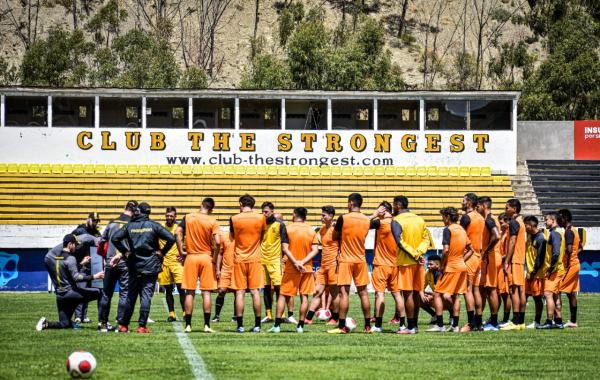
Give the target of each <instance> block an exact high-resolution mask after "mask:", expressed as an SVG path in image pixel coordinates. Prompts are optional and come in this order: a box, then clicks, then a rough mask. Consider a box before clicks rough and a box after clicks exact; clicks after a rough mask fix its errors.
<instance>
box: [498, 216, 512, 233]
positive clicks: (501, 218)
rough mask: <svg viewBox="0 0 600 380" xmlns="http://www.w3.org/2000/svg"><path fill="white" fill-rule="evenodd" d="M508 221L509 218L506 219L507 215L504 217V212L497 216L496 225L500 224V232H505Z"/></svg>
mask: <svg viewBox="0 0 600 380" xmlns="http://www.w3.org/2000/svg"><path fill="white" fill-rule="evenodd" d="M509 220H510V218H509V217H508V215H506V213H505V212H503V213H501V214H500V215H498V223H500V230H501V231H506V229H507V228H508V221H509Z"/></svg>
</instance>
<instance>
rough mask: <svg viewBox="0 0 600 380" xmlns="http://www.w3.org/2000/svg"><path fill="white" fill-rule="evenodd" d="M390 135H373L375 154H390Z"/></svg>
mask: <svg viewBox="0 0 600 380" xmlns="http://www.w3.org/2000/svg"><path fill="white" fill-rule="evenodd" d="M391 138H392V135H390V134H389V133H385V134H379V133H377V134H375V152H378V153H379V152H385V153H389V152H390V139H391Z"/></svg>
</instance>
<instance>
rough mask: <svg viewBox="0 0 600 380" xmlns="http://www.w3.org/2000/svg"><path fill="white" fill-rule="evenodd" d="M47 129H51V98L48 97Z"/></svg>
mask: <svg viewBox="0 0 600 380" xmlns="http://www.w3.org/2000/svg"><path fill="white" fill-rule="evenodd" d="M46 117H47V118H48V127H50V128H52V96H50V95H48V114H47V115H46Z"/></svg>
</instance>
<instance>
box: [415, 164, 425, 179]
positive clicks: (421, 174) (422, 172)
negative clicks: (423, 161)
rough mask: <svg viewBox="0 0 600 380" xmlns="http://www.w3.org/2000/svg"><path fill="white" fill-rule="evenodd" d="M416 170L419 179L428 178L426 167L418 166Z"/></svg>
mask: <svg viewBox="0 0 600 380" xmlns="http://www.w3.org/2000/svg"><path fill="white" fill-rule="evenodd" d="M416 170H417V175H418V176H419V177H425V176H427V167H426V166H422V165H420V166H417V168H416Z"/></svg>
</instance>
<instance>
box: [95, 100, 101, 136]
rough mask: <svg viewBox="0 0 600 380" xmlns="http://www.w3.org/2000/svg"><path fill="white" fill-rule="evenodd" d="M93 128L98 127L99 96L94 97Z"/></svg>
mask: <svg viewBox="0 0 600 380" xmlns="http://www.w3.org/2000/svg"><path fill="white" fill-rule="evenodd" d="M94 128H100V97H99V96H95V97H94Z"/></svg>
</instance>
